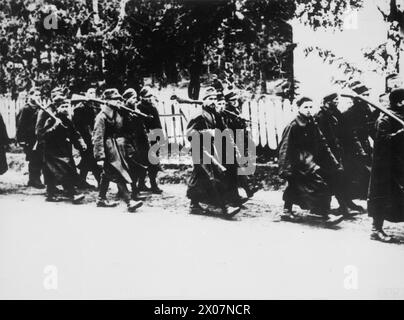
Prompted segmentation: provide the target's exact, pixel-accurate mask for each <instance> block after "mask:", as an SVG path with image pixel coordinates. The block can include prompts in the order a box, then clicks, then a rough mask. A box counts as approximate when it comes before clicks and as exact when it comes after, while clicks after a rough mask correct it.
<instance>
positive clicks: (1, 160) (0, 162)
mask: <svg viewBox="0 0 404 320" xmlns="http://www.w3.org/2000/svg"><path fill="white" fill-rule="evenodd" d="M8 143H9V139H8V134H7V130H6V125H5V124H4V121H3V117H2V116H1V114H0V174H4V173H6V171H7V170H8V165H7V159H6V150H5V147H6V145H8Z"/></svg>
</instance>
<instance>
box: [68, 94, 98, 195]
mask: <svg viewBox="0 0 404 320" xmlns="http://www.w3.org/2000/svg"><path fill="white" fill-rule="evenodd" d="M86 97H88V98H96V89H95V88H89V89H88V90H87V92H86ZM98 110H99V108H98V105H95V104H94V103H93V102H90V101H83V102H80V103H79V104H77V106H76V107H75V108H74V110H73V123H74V125H75V127H76V129H77V131H78V132H79V133H80V134H81V136H82V137H83V139H84V143H85V144H86V146H87V150H86V151H85V152H84V153H83V155H82V158H81V161H80V163H79V165H78V168H79V170H80V172H79V178H80V179H79V182H78V186H79V187H80V188H84V189H92V188H93V186H92V185H90V184H89V183H87V174H88V172H90V171H91V172H92V174H93V176H94V178H95V180H96V181H97V183H98V185H99V184H100V176H101V169H100V167H99V166H98V165H97V161H95V159H94V146H93V142H92V133H93V130H94V122H95V117H96V115H97V112H98Z"/></svg>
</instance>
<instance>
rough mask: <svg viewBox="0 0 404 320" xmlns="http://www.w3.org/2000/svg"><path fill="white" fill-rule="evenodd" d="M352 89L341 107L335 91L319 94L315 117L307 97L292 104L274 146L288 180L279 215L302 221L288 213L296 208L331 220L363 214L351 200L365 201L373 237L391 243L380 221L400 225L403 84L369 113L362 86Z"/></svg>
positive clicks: (403, 162)
mask: <svg viewBox="0 0 404 320" xmlns="http://www.w3.org/2000/svg"><path fill="white" fill-rule="evenodd" d="M353 90H354V91H355V92H356V94H357V96H355V97H353V98H352V102H353V103H352V106H351V107H349V108H348V109H347V110H340V104H339V96H338V94H337V93H331V94H329V95H327V96H326V97H324V99H323V103H322V106H321V108H320V111H319V112H317V113H316V114H314V112H313V110H314V109H313V101H312V99H311V98H309V97H301V98H300V99H299V100H298V101H297V102H296V104H297V107H298V115H297V116H296V118H295V119H294V120H292V121H291V123H290V124H289V125H288V126H287V127H286V128H285V130H284V132H283V136H282V141H281V143H280V148H279V172H280V175H281V177H283V178H284V179H285V180H286V181H287V182H288V184H287V187H286V189H285V192H284V195H283V200H284V211H283V213H282V215H281V219H282V220H284V221H291V222H297V221H301V220H302V216H301V215H299V214H297V213H296V212H295V211H293V205H297V206H299V207H300V208H302V209H306V210H310V213H311V214H312V215H315V216H319V217H320V218H321V219H324V221H325V222H326V223H328V224H331V225H334V224H338V223H340V222H341V221H342V220H343V219H344V218H346V217H349V216H351V215H352V214H354V213H355V212H359V213H362V212H364V208H362V207H361V206H359V205H357V204H355V203H354V202H353V200H355V199H362V200H366V199H367V203H368V213H369V216H370V217H372V218H373V228H372V232H371V236H370V237H371V239H373V240H378V241H382V242H393V241H395V239H394V238H393V237H391V236H390V235H388V234H386V233H385V232H384V230H383V223H384V221H386V220H387V221H390V222H404V154H403V150H404V148H403V147H404V89H394V90H393V91H392V92H391V93H390V94H383V95H381V96H380V97H381V101H384V102H386V99H385V98H386V97H388V99H389V101H388V108H386V111H385V112H380V110H379V109H375V110H373V111H372V109H371V108H370V106H369V103H368V102H367V101H366V99H363V98H362V97H366V96H367V94H368V90H367V88H366V87H365V86H363V85H362V84H360V83H355V84H354V86H353ZM386 106H387V104H385V105H384V107H386ZM370 139H371V140H372V141H373V144H374V147H373V148H372V146H371V143H370ZM332 196H335V198H336V199H337V201H338V204H339V208H338V209H337V211H336V212H334V211H332V210H331V209H330V203H331V197H332ZM351 210H352V211H351Z"/></svg>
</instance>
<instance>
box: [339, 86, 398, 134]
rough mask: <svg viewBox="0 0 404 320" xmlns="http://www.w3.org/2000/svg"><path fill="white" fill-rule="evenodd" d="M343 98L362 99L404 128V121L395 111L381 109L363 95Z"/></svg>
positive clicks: (342, 95)
mask: <svg viewBox="0 0 404 320" xmlns="http://www.w3.org/2000/svg"><path fill="white" fill-rule="evenodd" d="M341 97H347V98H358V99H361V100H362V101H364V102H366V103H367V104H368V105H370V106H372V107H373V108H376V109H377V110H379V111H381V112H382V113H384V114H385V115H387V116H389V117H390V118H392V119H394V120H396V121H397V122H398V123H400V124H401V125H402V126H403V127H404V121H403V120H402V119H400V118H399V117H398V116H397V115H395V114H394V112H393V111H391V110H388V109H385V108H383V107H380V106H378V105H376V104H374V103H372V102H370V101H369V100H367V99H365V98H364V97H363V96H361V95H353V94H348V93H343V94H341Z"/></svg>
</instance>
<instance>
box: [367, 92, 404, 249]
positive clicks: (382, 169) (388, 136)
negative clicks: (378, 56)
mask: <svg viewBox="0 0 404 320" xmlns="http://www.w3.org/2000/svg"><path fill="white" fill-rule="evenodd" d="M389 100H390V108H389V109H390V111H392V112H393V113H394V114H395V115H396V116H397V117H398V118H400V119H402V120H403V121H404V89H394V90H393V91H392V92H391V93H390V96H389ZM368 212H369V216H370V217H372V218H373V228H372V233H371V239H372V240H378V241H382V242H392V241H394V239H393V238H392V237H391V236H389V235H387V234H386V233H385V232H384V230H383V224H384V221H386V220H387V221H390V222H404V128H403V125H402V124H401V123H400V122H398V121H397V120H395V119H393V118H391V117H390V116H388V115H385V114H381V115H380V117H379V118H378V119H377V121H376V137H375V143H374V152H373V160H372V171H371V178H370V185H369V194H368Z"/></svg>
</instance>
